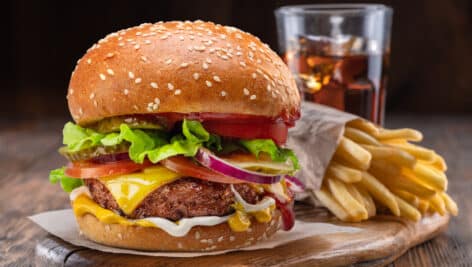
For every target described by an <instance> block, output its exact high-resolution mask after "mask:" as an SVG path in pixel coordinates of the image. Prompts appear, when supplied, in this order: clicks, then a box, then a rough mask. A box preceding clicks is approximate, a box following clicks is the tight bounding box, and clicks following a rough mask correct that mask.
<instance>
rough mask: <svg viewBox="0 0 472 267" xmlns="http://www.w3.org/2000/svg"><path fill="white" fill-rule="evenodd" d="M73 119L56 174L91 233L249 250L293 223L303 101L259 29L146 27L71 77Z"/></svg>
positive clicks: (117, 242) (95, 52) (133, 243)
mask: <svg viewBox="0 0 472 267" xmlns="http://www.w3.org/2000/svg"><path fill="white" fill-rule="evenodd" d="M67 100H68V104H69V110H70V113H71V115H72V118H73V120H74V122H68V123H66V125H65V126H64V130H63V143H64V146H63V147H61V148H60V149H59V152H60V153H61V154H62V155H63V156H64V157H66V158H67V159H68V160H69V163H68V164H67V166H65V167H63V168H59V169H56V170H53V171H51V174H50V181H51V182H53V183H60V184H61V186H62V188H63V189H64V191H66V192H68V193H69V194H70V201H71V205H72V208H73V211H74V214H75V217H76V220H77V223H78V226H79V228H80V231H81V233H82V234H83V235H85V236H86V237H87V238H89V239H91V240H93V241H95V242H97V243H101V244H105V245H109V246H114V247H122V248H131V249H139V250H149V251H153V250H156V251H157V250H160V251H212V250H222V249H231V248H237V247H243V246H248V245H251V244H254V243H256V242H258V241H259V240H262V239H265V238H268V237H270V236H272V235H274V234H275V233H276V232H277V231H278V230H290V229H291V228H292V227H293V225H294V213H293V201H294V192H296V190H299V189H300V184H299V183H298V181H297V180H296V179H295V178H293V176H292V175H293V174H294V173H295V172H296V171H297V169H298V168H299V166H298V161H297V158H296V156H295V154H294V153H293V152H292V151H291V150H290V149H288V148H285V147H284V144H285V142H286V140H287V129H288V128H289V127H292V126H293V125H294V123H295V121H296V120H297V119H298V118H299V116H300V109H299V105H300V96H299V93H298V90H297V87H296V85H295V81H294V79H293V78H292V76H291V74H290V72H289V70H288V69H287V67H286V66H285V65H284V63H283V61H282V60H281V59H280V58H279V57H278V56H277V54H276V53H274V52H273V51H272V50H271V49H270V48H269V47H268V46H267V45H265V44H263V43H262V42H261V41H260V40H259V39H258V38H257V37H254V36H252V35H251V34H248V33H246V32H243V31H241V30H239V29H236V28H233V27H227V26H222V25H218V24H213V23H210V22H202V21H196V22H188V21H186V22H159V23H155V24H142V25H140V26H138V27H132V28H129V29H126V30H121V31H118V32H115V33H112V34H109V35H108V36H107V37H105V38H104V39H102V40H100V41H99V42H98V43H97V44H95V45H93V46H92V48H90V49H89V50H88V51H87V53H86V54H85V55H84V56H83V57H82V58H81V59H80V60H79V61H78V63H77V66H76V68H75V70H74V72H73V73H72V76H71V79H70V84H69V89H68V94H67Z"/></svg>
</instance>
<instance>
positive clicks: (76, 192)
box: [69, 185, 92, 201]
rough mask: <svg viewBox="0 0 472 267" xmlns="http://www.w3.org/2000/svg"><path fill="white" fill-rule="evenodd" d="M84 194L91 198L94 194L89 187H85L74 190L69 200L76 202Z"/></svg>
mask: <svg viewBox="0 0 472 267" xmlns="http://www.w3.org/2000/svg"><path fill="white" fill-rule="evenodd" d="M82 194H84V195H87V196H88V197H89V198H92V194H91V193H90V191H89V189H88V187H86V186H84V185H83V186H80V187H77V188H75V189H74V190H72V191H71V192H70V194H69V199H70V201H74V200H75V199H76V198H77V197H78V196H80V195H82Z"/></svg>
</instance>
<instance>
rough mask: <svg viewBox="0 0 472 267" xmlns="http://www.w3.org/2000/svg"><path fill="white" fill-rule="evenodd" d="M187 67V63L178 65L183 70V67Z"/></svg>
mask: <svg viewBox="0 0 472 267" xmlns="http://www.w3.org/2000/svg"><path fill="white" fill-rule="evenodd" d="M187 66H188V63H187V62H184V63H182V64H180V67H182V68H185V67H187Z"/></svg>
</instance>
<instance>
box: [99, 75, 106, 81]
mask: <svg viewBox="0 0 472 267" xmlns="http://www.w3.org/2000/svg"><path fill="white" fill-rule="evenodd" d="M99 76H100V79H102V80H103V81H104V80H105V79H106V78H107V77H106V76H105V74H102V73H100V75H99Z"/></svg>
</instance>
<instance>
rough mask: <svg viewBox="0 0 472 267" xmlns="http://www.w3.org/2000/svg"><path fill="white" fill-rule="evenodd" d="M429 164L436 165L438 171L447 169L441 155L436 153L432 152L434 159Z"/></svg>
mask: <svg viewBox="0 0 472 267" xmlns="http://www.w3.org/2000/svg"><path fill="white" fill-rule="evenodd" d="M431 165H433V166H434V167H436V168H437V169H438V170H440V171H443V172H444V171H447V164H446V161H445V160H444V158H443V157H441V156H439V155H438V154H436V153H435V154H434V160H433V161H432V162H431Z"/></svg>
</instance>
